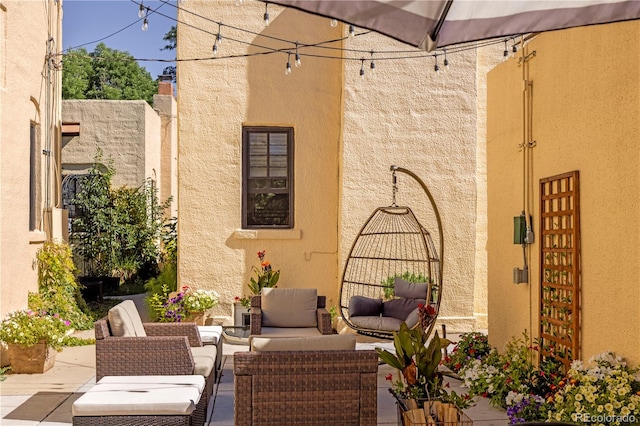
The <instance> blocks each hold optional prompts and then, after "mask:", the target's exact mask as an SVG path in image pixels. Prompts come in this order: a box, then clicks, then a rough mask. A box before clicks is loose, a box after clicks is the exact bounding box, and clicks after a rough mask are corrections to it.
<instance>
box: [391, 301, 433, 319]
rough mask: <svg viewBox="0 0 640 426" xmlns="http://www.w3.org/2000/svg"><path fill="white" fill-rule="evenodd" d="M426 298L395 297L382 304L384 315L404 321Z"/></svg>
mask: <svg viewBox="0 0 640 426" xmlns="http://www.w3.org/2000/svg"><path fill="white" fill-rule="evenodd" d="M420 303H422V304H423V305H424V303H425V299H393V300H389V301H387V302H384V303H383V304H382V316H384V317H392V318H397V319H399V320H402V321H404V320H405V319H406V318H407V317H408V316H409V314H410V313H411V312H413V311H414V310H415V309H416V308H417V307H418V305H419V304H420Z"/></svg>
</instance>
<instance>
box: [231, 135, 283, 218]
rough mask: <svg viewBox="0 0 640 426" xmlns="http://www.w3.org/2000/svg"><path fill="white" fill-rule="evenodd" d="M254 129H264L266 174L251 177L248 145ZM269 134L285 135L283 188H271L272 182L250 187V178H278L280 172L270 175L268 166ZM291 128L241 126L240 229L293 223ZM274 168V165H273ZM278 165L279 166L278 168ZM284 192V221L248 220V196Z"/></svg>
mask: <svg viewBox="0 0 640 426" xmlns="http://www.w3.org/2000/svg"><path fill="white" fill-rule="evenodd" d="M254 133H267V139H268V142H267V153H266V157H267V160H266V169H267V176H262V177H254V176H250V173H249V172H250V169H251V166H252V164H251V156H250V149H249V142H250V135H251V134H254ZM272 134H286V137H287V145H286V146H287V152H286V156H287V164H286V174H287V176H286V177H284V179H286V182H287V183H286V185H285V188H274V187H272V186H270V187H265V188H263V189H255V188H252V186H251V182H252V181H253V180H265V181H269V180H270V179H271V180H274V179H275V180H282V179H283V177H282V176H274V175H271V171H272V170H273V168H272V166H271V162H270V161H271V160H270V158H271V154H270V151H269V143H270V135H272ZM294 146H295V140H294V130H293V127H283V126H245V127H243V128H242V228H243V229H293V227H294V223H295V222H294V211H295V208H294V206H295V204H294V192H295V191H294V155H293V154H294ZM274 168H275V167H274ZM280 169H281V168H280ZM267 193H270V194H271V193H273V194H287V195H288V212H287V221H286V223H285V224H269V223H263V224H256V223H250V221H249V213H250V211H249V210H250V206H251V197H252V196H253V195H254V194H267Z"/></svg>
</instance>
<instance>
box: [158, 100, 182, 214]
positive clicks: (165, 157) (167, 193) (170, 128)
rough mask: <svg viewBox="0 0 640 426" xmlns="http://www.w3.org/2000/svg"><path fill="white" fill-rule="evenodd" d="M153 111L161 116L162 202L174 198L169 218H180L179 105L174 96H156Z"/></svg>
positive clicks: (160, 182) (159, 183) (160, 194)
mask: <svg viewBox="0 0 640 426" xmlns="http://www.w3.org/2000/svg"><path fill="white" fill-rule="evenodd" d="M153 109H154V110H155V111H156V112H157V113H158V115H159V116H160V121H161V131H160V134H161V138H162V140H161V141H160V146H161V148H160V156H161V158H160V168H161V172H160V176H162V179H161V181H159V182H158V186H159V187H160V193H159V194H158V196H159V197H160V199H161V200H166V199H167V198H169V197H173V198H172V201H171V207H170V208H169V217H177V216H178V104H177V102H176V100H175V98H174V97H173V96H172V95H160V94H158V95H154V96H153Z"/></svg>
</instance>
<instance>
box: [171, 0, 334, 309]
mask: <svg viewBox="0 0 640 426" xmlns="http://www.w3.org/2000/svg"><path fill="white" fill-rule="evenodd" d="M183 5H184V7H185V8H186V9H188V10H189V11H193V12H195V13H197V14H199V15H202V16H204V17H205V18H208V19H211V20H214V21H223V22H224V24H225V26H223V27H222V36H223V42H222V44H221V46H220V50H219V56H225V55H229V54H240V55H241V54H244V53H246V54H255V56H250V57H245V58H242V57H240V58H228V59H219V60H216V59H214V60H209V61H194V62H190V61H183V62H179V63H178V93H179V96H178V110H179V156H178V176H179V187H178V194H179V208H178V210H179V218H178V219H179V222H178V249H179V253H178V273H179V284H180V285H191V286H195V287H199V288H213V289H216V290H217V291H219V292H220V294H221V302H222V303H221V304H220V306H219V307H218V314H219V315H226V316H230V315H231V304H232V303H233V300H234V297H235V296H241V295H243V294H247V287H246V284H247V283H248V281H249V277H250V276H251V275H252V272H251V268H252V267H253V266H259V262H258V257H257V256H256V253H257V252H258V251H259V250H266V251H267V259H268V260H270V261H271V263H272V265H273V267H274V268H275V269H280V270H281V278H280V283H279V286H281V287H316V288H318V291H319V293H321V294H325V295H327V296H328V297H329V303H333V302H332V300H335V298H336V296H337V287H336V282H337V275H338V260H337V259H338V242H337V229H338V189H337V188H338V169H339V163H338V146H339V140H340V128H341V127H340V126H341V95H342V73H341V69H342V64H341V62H340V61H338V60H322V59H318V58H311V57H305V58H303V63H302V67H301V68H294V70H293V73H292V74H291V75H289V76H285V73H284V71H285V65H286V62H287V54H286V53H277V54H270V55H260V54H259V52H262V51H263V49H261V48H259V47H248V46H245V47H244V48H243V47H242V46H243V45H242V44H239V43H234V42H233V41H232V40H231V39H240V40H247V39H249V40H251V41H252V42H254V43H255V44H256V45H261V46H271V47H275V48H282V47H284V45H283V43H282V42H279V41H277V40H274V39H269V38H265V37H260V36H258V35H256V36H253V37H251V36H247V34H246V33H238V32H237V31H235V30H233V29H232V28H230V27H233V26H236V27H239V28H245V29H248V30H250V31H254V32H255V33H257V34H265V35H269V36H272V37H277V38H289V39H290V38H291V34H297V35H298V37H299V41H300V43H308V42H316V41H318V40H329V39H335V38H337V37H339V33H338V31H339V30H338V29H336V28H332V27H331V26H329V25H328V24H326V25H318V22H319V21H321V22H322V23H323V24H324V23H326V20H324V19H320V18H318V17H314V16H311V15H307V14H304V13H301V12H296V11H294V10H284V9H283V8H278V7H276V6H273V5H270V7H269V12H270V15H271V24H270V25H269V26H268V27H265V25H264V23H263V22H262V20H261V19H260V17H261V16H262V14H263V13H264V4H263V3H259V2H245V3H243V4H242V5H241V6H239V7H234V6H233V5H232V4H229V2H226V1H215V2H214V1H206V2H204V1H189V2H185V3H183ZM187 6H188V7H187ZM178 19H179V20H180V21H181V22H187V23H189V24H191V25H193V26H196V27H199V28H204V29H206V30H208V31H210V32H211V33H214V34H215V33H216V32H217V31H218V27H217V25H215V24H213V23H211V22H210V21H207V20H206V19H198V18H197V17H195V16H194V15H192V14H189V13H186V12H179V14H178ZM212 44H213V37H204V36H203V33H202V32H201V31H198V30H196V29H194V28H192V27H189V26H188V25H180V26H179V27H178V50H177V52H178V58H179V59H188V58H202V57H211V56H212V52H211V48H212ZM245 49H246V50H245ZM323 54H325V55H327V54H328V55H339V53H336V52H326V51H324V52H323ZM291 61H292V66H293V58H291ZM243 125H250V126H255V125H267V126H292V127H293V128H294V132H295V148H294V149H295V152H294V158H295V160H294V161H295V164H296V166H295V175H294V188H295V189H294V190H295V207H294V208H295V227H294V229H292V230H281V231H279V230H273V231H242V230H240V228H241V200H242V198H241V196H242V188H241V184H242V181H241V177H242V157H241V155H242V126H243Z"/></svg>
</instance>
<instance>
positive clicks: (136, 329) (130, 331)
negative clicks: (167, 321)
mask: <svg viewBox="0 0 640 426" xmlns="http://www.w3.org/2000/svg"><path fill="white" fill-rule="evenodd" d="M108 318H109V326H110V327H111V333H112V335H113V336H114V337H146V336H147V333H146V332H145V331H144V326H143V325H142V320H141V319H140V314H139V313H138V308H136V305H135V303H133V300H124V301H122V302H120V303H118V304H117V305H116V306H114V307H113V308H111V309H109V314H108Z"/></svg>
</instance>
